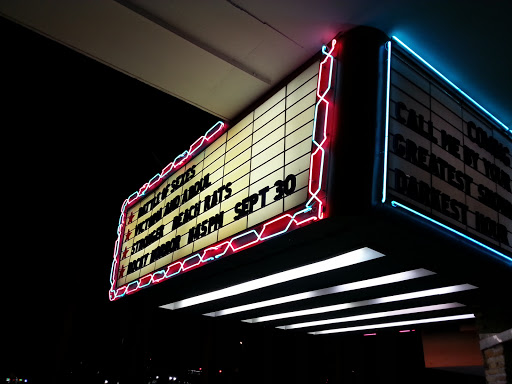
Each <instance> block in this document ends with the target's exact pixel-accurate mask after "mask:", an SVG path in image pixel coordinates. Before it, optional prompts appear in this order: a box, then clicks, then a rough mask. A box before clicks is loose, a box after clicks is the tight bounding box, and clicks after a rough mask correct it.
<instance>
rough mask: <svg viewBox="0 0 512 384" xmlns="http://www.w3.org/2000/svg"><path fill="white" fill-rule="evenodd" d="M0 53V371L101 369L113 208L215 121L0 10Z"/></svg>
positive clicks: (111, 331)
mask: <svg viewBox="0 0 512 384" xmlns="http://www.w3.org/2000/svg"><path fill="white" fill-rule="evenodd" d="M0 49H1V54H0V57H1V59H0V63H1V64H0V76H1V82H0V89H1V96H2V98H1V100H2V101H1V107H0V113H1V122H2V123H1V126H2V129H1V132H2V133H1V137H2V138H1V141H2V150H1V152H2V168H1V169H2V208H1V211H2V221H3V230H2V234H3V236H2V237H1V248H2V255H1V262H2V268H1V273H0V279H1V281H2V283H1V286H2V291H1V292H2V293H1V296H2V311H1V313H2V315H1V317H2V318H3V320H4V321H3V323H4V325H3V326H2V332H1V338H2V341H1V345H2V350H3V353H2V354H5V357H4V358H3V359H2V362H1V363H0V367H1V372H0V375H1V377H8V375H17V376H18V377H29V378H46V380H48V381H50V380H49V379H50V377H52V378H53V377H54V376H55V375H58V374H59V372H61V370H62V368H63V367H61V366H60V365H62V360H63V359H62V356H66V355H70V356H71V355H72V356H73V359H72V360H73V361H75V360H76V361H77V362H79V361H81V362H82V364H88V366H89V367H90V368H91V369H93V368H94V369H96V368H97V369H103V368H104V367H105V366H108V364H109V355H110V354H111V353H112V350H111V349H112V343H113V340H116V339H117V336H118V335H117V334H116V329H115V327H113V324H114V323H115V322H116V321H118V314H117V313H116V312H115V311H116V307H115V306H113V305H112V303H110V302H109V300H108V289H109V273H110V265H111V262H112V255H113V251H114V242H115V240H116V229H117V224H118V220H119V214H120V209H121V205H122V203H123V201H124V200H125V199H126V198H127V197H128V196H129V195H131V194H132V193H133V192H135V191H136V190H137V189H138V188H140V187H141V186H142V185H143V184H144V183H145V182H147V181H149V179H150V178H151V177H152V176H154V175H155V174H156V173H158V172H160V171H161V169H162V168H163V167H165V166H166V165H167V164H168V163H170V162H171V161H172V160H173V159H174V158H175V157H176V156H177V155H178V154H179V153H181V152H183V151H184V150H185V149H188V146H189V145H190V144H191V143H192V142H193V141H195V140H196V139H197V138H198V137H199V136H201V135H202V134H203V133H205V132H206V131H207V130H208V128H210V127H211V126H212V125H213V124H214V123H215V122H216V121H218V118H216V117H214V116H212V115H209V114H207V113H205V112H203V111H201V110H199V109H197V108H195V107H193V106H190V105H189V104H187V103H185V102H182V101H180V100H177V99H175V98H173V97H171V96H169V95H167V94H165V93H163V92H160V91H158V90H156V89H154V88H152V87H150V86H148V85H146V84H143V83H141V82H140V81H138V80H136V79H133V78H131V77H129V76H127V75H124V74H122V73H120V72H118V71H116V70H114V69H111V68H109V67H107V66H106V65H103V64H101V63H98V62H96V61H95V60H93V59H90V58H88V57H86V56H84V55H82V54H80V53H78V52H75V51H73V50H71V49H69V48H67V47H64V46H63V45H61V44H58V43H56V42H54V41H52V40H49V39H47V38H46V37H43V36H41V35H39V34H37V33H35V32H32V31H30V30H28V29H26V28H23V27H21V26H19V25H17V24H14V23H12V22H10V21H8V20H6V19H3V18H2V19H0ZM5 320H6V321H5ZM3 380H4V379H3ZM52 380H54V378H53V379H52ZM36 381H37V380H36Z"/></svg>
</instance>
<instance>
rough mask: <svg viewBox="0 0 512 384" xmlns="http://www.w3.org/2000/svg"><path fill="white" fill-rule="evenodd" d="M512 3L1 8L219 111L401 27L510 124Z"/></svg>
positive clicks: (230, 2)
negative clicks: (328, 50)
mask: <svg viewBox="0 0 512 384" xmlns="http://www.w3.org/2000/svg"><path fill="white" fill-rule="evenodd" d="M511 13H512V3H511V2H493V3H485V2H481V1H476V0H471V1H465V2H464V3H459V2H446V1H440V0H434V1H429V2H411V1H406V0H390V1H385V2H383V1H378V0H365V1H358V2H350V1H334V0H320V1H315V2H312V1H305V0H304V1H293V0H282V1H279V2H275V1H270V0H264V1H250V0H211V1H199V0H192V1H185V0H179V1H172V0H155V1H143V0H119V1H114V0H90V1H79V0H48V1H45V2H44V5H43V3H41V2H40V1H37V0H25V1H23V2H14V1H10V0H0V14H2V15H3V16H5V17H7V18H9V19H11V20H14V21H16V22H18V23H20V24H22V25H24V26H26V27H28V28H30V29H33V30H35V31H37V32H39V33H41V34H43V35H46V36H48V37H50V38H52V39H54V40H56V41H58V42H60V43H62V44H65V45H67V46H69V47H71V48H73V49H75V50H77V51H79V52H82V53H84V54H85V55H88V56H90V57H93V58H95V59H96V60H98V61H100V62H103V63H105V64H107V65H109V66H111V67H113V68H115V69H117V70H119V71H122V72H124V73H126V74H128V75H130V76H132V77H135V78H137V79H139V80H141V81H143V82H145V83H147V84H150V85H151V86H154V87H156V88H158V89H160V90H162V91H164V92H167V93H169V94H170V95H172V96H175V97H177V98H180V99H182V100H184V101H186V102H188V103H190V104H193V105H195V106H197V107H199V108H201V109H203V110H206V111H208V112H210V113H212V114H214V115H216V116H219V117H220V118H223V119H226V120H229V119H233V118H235V117H236V115H237V114H238V113H240V112H241V111H242V110H244V109H245V108H246V107H247V106H248V105H249V104H250V103H252V102H254V101H255V100H257V99H258V98H259V97H260V96H262V95H263V94H264V93H265V92H267V91H269V90H270V89H271V88H272V86H273V85H275V84H276V83H278V82H279V81H280V80H282V79H283V78H284V77H285V76H286V75H287V74H289V73H290V72H291V71H293V70H294V69H295V68H297V67H298V66H300V65H301V64H302V63H303V62H304V61H305V60H306V59H308V58H309V57H311V56H312V55H313V54H314V53H315V52H317V51H318V50H319V48H320V46H321V44H323V43H325V42H326V41H328V40H329V39H331V38H332V37H334V36H335V35H336V34H337V33H338V32H343V31H346V30H347V29H349V28H351V27H352V26H355V25H367V26H374V27H377V28H379V29H381V30H383V31H384V32H385V33H387V34H388V35H393V34H395V35H397V36H398V37H400V38H401V39H402V40H403V41H404V42H405V43H406V44H408V45H410V46H411V47H413V48H414V49H415V50H416V51H417V52H418V53H419V54H420V55H421V56H423V57H424V58H425V59H427V61H429V62H430V63H431V64H432V65H434V67H436V68H437V69H438V70H440V71H441V72H442V73H443V74H445V75H446V76H448V77H449V78H450V79H451V80H452V81H453V82H454V83H455V84H456V85H458V86H460V87H461V88H462V90H463V91H465V92H466V93H468V94H469V95H470V96H472V97H473V98H474V99H475V100H476V101H477V102H479V103H480V104H482V105H483V106H484V107H486V108H487V109H488V110H489V111H490V112H491V113H493V114H495V115H496V116H497V117H498V118H499V119H500V120H502V121H503V122H504V123H505V124H506V125H508V126H510V125H512V94H511V93H510V92H509V89H510V88H512V74H511V72H510V70H509V69H510V68H511V67H512V52H511V51H510V50H509V49H506V48H507V47H508V36H509V31H508V30H507V28H508V27H507V26H508V17H509V15H510V14H511Z"/></svg>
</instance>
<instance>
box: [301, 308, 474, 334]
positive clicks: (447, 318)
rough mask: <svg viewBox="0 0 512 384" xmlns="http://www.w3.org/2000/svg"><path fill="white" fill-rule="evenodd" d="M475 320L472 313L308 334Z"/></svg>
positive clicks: (318, 332) (317, 332)
mask: <svg viewBox="0 0 512 384" xmlns="http://www.w3.org/2000/svg"><path fill="white" fill-rule="evenodd" d="M474 318H475V315H473V314H472V313H471V314H464V315H455V316H444V317H431V318H428V319H419V320H409V321H396V322H394V323H382V324H371V325H362V326H359V327H348V328H337V329H327V330H325V331H316V332H308V333H309V334H310V335H327V334H330V333H342V332H354V331H364V330H367V329H380V328H391V327H402V326H404V325H412V324H428V323H439V322H442V321H454V320H464V319H474Z"/></svg>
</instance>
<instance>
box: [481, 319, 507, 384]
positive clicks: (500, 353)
mask: <svg viewBox="0 0 512 384" xmlns="http://www.w3.org/2000/svg"><path fill="white" fill-rule="evenodd" d="M480 350H481V351H482V354H483V356H484V363H485V379H486V380H487V383H488V384H509V383H512V329H508V330H506V331H504V332H500V333H496V334H481V335H480Z"/></svg>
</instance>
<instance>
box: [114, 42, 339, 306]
mask: <svg viewBox="0 0 512 384" xmlns="http://www.w3.org/2000/svg"><path fill="white" fill-rule="evenodd" d="M335 47H336V40H335V39H333V40H332V41H331V47H330V48H328V47H327V46H325V45H324V46H323V47H322V54H323V55H325V58H324V60H323V61H322V62H321V63H320V68H319V73H318V83H317V92H316V93H317V103H316V105H315V115H314V120H313V136H312V141H313V150H312V153H311V160H310V168H309V172H310V173H309V186H308V191H309V199H308V201H307V202H306V204H305V207H304V208H303V209H300V210H299V211H297V212H295V213H293V214H291V213H285V214H283V215H281V216H278V217H276V218H274V219H272V220H270V221H268V222H266V223H265V224H263V225H258V226H257V227H256V228H255V229H254V228H253V229H250V230H248V231H246V232H243V233H241V234H239V235H237V236H235V237H232V238H231V239H228V240H224V241H223V242H221V243H219V244H216V245H212V246H210V247H208V248H205V249H203V250H202V251H200V253H196V254H193V255H191V256H189V257H188V258H186V259H184V260H179V261H176V262H174V263H171V264H170V265H168V266H167V267H166V269H165V270H163V269H160V270H158V271H155V272H153V273H149V274H147V275H145V276H143V277H140V278H139V279H138V280H134V281H132V282H130V283H129V284H127V285H123V286H121V287H119V288H117V289H116V288H115V286H116V282H117V272H118V268H117V267H118V265H119V258H120V256H121V254H120V249H119V247H120V244H122V238H123V236H124V230H123V229H124V224H125V222H126V212H127V208H128V207H130V206H132V205H133V204H135V203H136V202H137V201H138V200H139V199H141V198H142V197H143V196H145V195H146V193H147V192H148V191H151V190H153V189H155V188H156V187H157V186H158V185H159V184H160V183H162V182H163V180H164V179H166V178H167V177H168V176H170V174H171V172H172V171H176V170H177V169H179V168H180V167H181V166H183V165H184V164H186V163H187V161H188V160H190V159H191V158H192V156H193V155H194V154H195V153H196V152H198V150H199V149H203V148H204V145H205V144H206V143H207V142H209V141H211V140H215V139H216V138H217V137H218V136H220V134H221V133H224V132H225V131H226V129H227V127H226V125H225V124H224V123H223V122H221V121H219V122H217V123H216V124H215V125H214V126H213V127H211V128H210V129H209V130H208V131H207V132H206V133H205V134H204V135H203V136H201V137H200V138H199V139H197V140H196V141H195V142H194V143H193V144H192V145H191V146H190V148H189V150H186V151H184V152H183V153H182V154H180V155H178V156H177V157H176V158H175V159H174V161H173V162H171V163H170V164H169V165H167V166H166V167H165V168H164V169H163V170H162V172H161V173H160V174H156V175H155V176H154V177H153V178H151V179H150V181H149V182H147V183H146V184H144V185H143V186H142V187H141V188H140V189H139V190H138V191H136V192H134V193H133V194H131V195H130V196H129V197H128V198H127V199H126V200H125V201H124V203H123V205H122V207H121V216H120V218H119V225H118V228H117V235H118V237H117V240H116V242H115V245H114V257H113V258H114V260H113V261H112V267H111V270H110V290H109V299H110V301H113V300H117V299H119V298H121V297H123V296H124V295H126V294H132V293H134V292H137V291H138V290H139V289H141V288H145V287H147V286H150V285H154V284H157V283H160V282H162V281H164V280H166V279H168V278H170V277H172V276H176V275H178V274H180V273H182V272H185V271H187V270H190V269H193V268H195V267H198V266H200V265H202V264H204V263H207V262H210V261H213V260H216V259H218V258H220V257H222V256H224V255H226V254H228V253H233V252H237V251H239V250H241V249H244V248H248V247H251V246H253V245H255V244H257V243H259V242H261V241H265V240H268V239H270V238H272V237H275V236H278V235H281V234H283V233H286V232H287V231H288V230H290V228H291V227H292V226H294V227H298V226H300V225H302V224H305V223H310V222H313V221H317V220H321V219H323V218H324V204H325V203H324V201H323V198H322V197H321V196H320V194H321V192H322V191H323V189H324V188H325V185H324V184H323V183H324V180H323V177H324V165H325V162H326V159H325V157H326V146H327V144H328V139H327V125H328V117H329V101H328V100H327V99H326V96H327V95H328V93H329V92H330V91H331V88H332V87H331V85H332V78H333V67H334V56H333V55H332V53H333V51H334V48H335ZM325 71H328V73H327V74H326V73H325ZM326 76H327V77H326ZM325 79H327V80H325ZM272 227H278V229H275V228H272Z"/></svg>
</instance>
